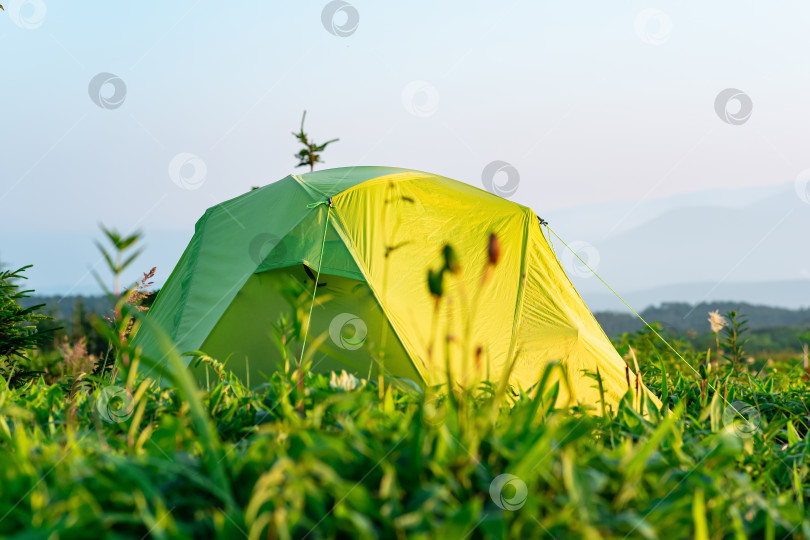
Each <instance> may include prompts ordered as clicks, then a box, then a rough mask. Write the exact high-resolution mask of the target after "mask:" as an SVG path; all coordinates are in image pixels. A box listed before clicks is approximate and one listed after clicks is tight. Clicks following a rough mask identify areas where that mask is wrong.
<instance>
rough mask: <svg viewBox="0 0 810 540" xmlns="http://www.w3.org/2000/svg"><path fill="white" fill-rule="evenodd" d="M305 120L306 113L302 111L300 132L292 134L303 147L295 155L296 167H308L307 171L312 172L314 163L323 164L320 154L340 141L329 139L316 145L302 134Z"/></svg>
mask: <svg viewBox="0 0 810 540" xmlns="http://www.w3.org/2000/svg"><path fill="white" fill-rule="evenodd" d="M306 118H307V111H304V115H303V116H302V117H301V130H300V131H299V132H298V133H295V132H293V136H294V137H295V138H296V139H298V142H300V143H301V144H303V145H304V148H302V149H301V150H300V151H299V152H298V153H297V154H295V157H296V159H298V165H296V167H309V170H310V171H313V170H315V164H316V163H322V162H323V161H322V160H321V153H322V152H323V151H324V150H326V147H327V146H329V145H330V144H332V143H333V142H337V141H339V140H340V139H331V140H328V141H326V142H325V143H323V144H316V143H315V141H311V140H310V139H309V136H308V135H307V134H306V133H304V120H306Z"/></svg>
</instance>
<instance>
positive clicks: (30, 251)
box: [0, 0, 810, 292]
mask: <svg viewBox="0 0 810 540" xmlns="http://www.w3.org/2000/svg"><path fill="white" fill-rule="evenodd" d="M3 3H4V5H5V6H6V8H7V12H6V13H5V14H3V13H0V50H2V51H3V60H2V69H0V73H2V75H0V77H2V79H0V81H2V83H1V84H0V125H2V128H1V129H0V205H2V213H3V218H2V225H0V256H2V258H3V259H4V260H6V261H10V262H11V263H13V264H25V263H34V264H36V265H37V268H36V269H35V270H34V271H33V272H32V278H33V279H32V283H31V285H33V286H35V287H37V288H40V289H43V290H60V291H63V292H64V291H66V290H71V288H75V289H76V290H87V287H92V280H91V279H89V278H88V277H87V275H86V273H87V272H86V271H87V269H88V268H89V267H90V266H91V265H93V264H95V263H96V261H97V259H96V257H95V253H94V248H93V246H92V239H93V238H94V237H97V236H98V235H97V233H96V230H97V229H96V226H97V223H99V222H103V223H105V224H106V225H108V226H112V227H117V228H119V229H122V230H129V229H131V228H133V227H140V228H143V229H145V231H146V233H147V240H148V242H149V244H150V249H152V250H154V252H153V253H154V256H153V257H152V259H153V260H157V261H159V262H161V263H163V264H161V266H162V268H160V270H159V276H161V277H162V278H165V277H166V276H167V275H168V273H169V271H170V269H171V268H170V266H171V264H172V263H173V262H174V260H176V258H177V256H179V250H182V247H183V244H184V242H185V241H186V240H187V239H188V237H189V236H190V234H191V232H192V229H193V224H194V222H195V221H196V219H197V218H198V217H199V216H200V215H201V214H202V213H203V211H204V210H205V209H206V208H207V207H209V206H212V205H213V204H216V203H217V202H219V201H222V200H224V199H228V198H231V197H234V196H236V195H238V194H240V193H243V192H244V191H246V190H248V189H249V188H250V186H252V185H260V184H266V183H269V182H272V181H275V180H277V179H279V178H282V177H284V176H286V175H287V174H289V173H290V172H291V171H292V170H293V166H294V164H295V162H294V159H293V157H292V154H293V153H294V152H295V151H296V145H295V141H294V140H293V138H292V136H291V135H290V132H291V131H292V130H294V129H296V128H297V126H298V122H299V120H300V115H301V112H302V110H303V109H307V110H308V119H307V127H308V131H309V132H310V133H311V134H312V136H313V137H314V138H315V139H316V140H324V139H326V138H332V137H340V139H341V140H340V142H338V143H336V144H335V145H333V146H332V147H330V148H329V149H328V151H327V152H326V154H325V156H324V159H325V166H327V167H338V166H347V165H367V164H368V165H371V164H374V165H391V166H400V167H408V168H414V169H421V170H427V171H431V172H436V173H440V174H444V175H446V176H450V177H452V178H456V179H459V180H462V181H466V182H468V183H471V184H475V185H478V186H480V185H481V172H482V169H483V168H484V167H485V165H486V164H488V163H490V162H491V161H493V160H503V161H506V162H509V163H511V164H512V165H514V167H515V168H516V169H517V170H518V171H519V173H520V185H519V188H518V190H517V192H516V193H515V194H514V196H513V197H512V198H513V200H516V201H518V202H520V203H522V204H526V205H528V206H531V207H533V208H534V209H535V210H537V211H538V212H539V213H542V211H543V210H552V209H559V208H562V207H568V206H575V205H580V204H591V203H598V202H601V201H613V200H626V199H652V198H658V197H665V196H670V195H673V194H678V193H688V192H696V191H700V190H703V189H709V188H732V187H740V186H765V185H776V184H784V183H787V182H791V181H793V179H794V178H796V175H798V174H799V173H800V172H801V171H803V170H806V169H808V168H810V147H808V146H807V142H808V138H807V126H808V125H810V103H808V99H807V96H808V95H810V57H808V54H807V53H808V51H810V33H808V32H807V28H808V27H810V5H808V4H807V3H806V2H800V1H796V2H778V3H768V4H765V3H754V2H738V1H737V2H731V1H726V2H710V3H709V2H689V3H687V2H682V1H681V2H652V3H651V2H598V1H591V2H565V3H563V2H530V1H528V0H527V1H523V2H520V1H519V2H484V1H466V2H444V3H436V2H423V1H413V2H400V3H393V2H379V1H378V2H371V1H361V0H357V1H352V2H351V4H352V5H353V6H354V7H355V8H356V10H357V13H358V14H359V25H358V27H357V30H356V31H355V32H354V33H353V34H351V35H350V36H348V37H337V36H334V35H332V34H330V33H329V32H327V30H326V29H325V28H324V26H323V24H322V21H321V13H322V10H323V9H324V6H326V4H327V2H326V1H295V2H293V1H290V2H241V3H239V4H238V5H234V4H233V3H231V4H229V3H222V2H213V1H193V0H177V1H173V2H155V1H142V2H137V3H136V2H126V3H124V2H104V3H102V2H93V3H90V2H85V3H82V2H67V1H56V0H50V1H49V0H44V1H43V2H39V1H38V2H36V3H33V2H25V1H22V2H21V1H20V0H15V2H8V1H6V2H3ZM20 4H26V5H23V6H22V11H21V12H20V11H19V10H17V6H18V5H20ZM42 6H45V8H46V12H45V13H44V17H42V16H41V15H42V10H41V7H42ZM38 7H39V8H38ZM38 9H39V11H37V10H38ZM644 10H653V11H647V12H645V11H644ZM17 13H21V14H22V15H21V16H17V15H16V14H17ZM645 13H647V14H651V15H650V16H651V19H650V22H649V24H647V25H644V24H642V23H643V21H644V20H645V15H644V14H645ZM26 17H27V19H26ZM26 20H27V21H28V22H26ZM15 22H16V23H19V24H15ZM337 22H338V24H340V23H341V22H342V20H338V21H337ZM659 23H661V24H662V25H661V26H659V25H658V24H659ZM26 25H29V26H35V28H31V29H26V28H23V26H26ZM100 72H109V73H112V74H115V75H117V76H118V77H120V78H121V79H122V80H123V81H124V83H125V84H126V95H125V99H124V102H123V104H122V105H121V106H120V107H118V108H115V109H104V108H101V107H99V106H97V105H96V104H95V103H94V102H93V101H92V100H91V99H90V96H89V95H88V84H89V83H90V80H91V79H92V78H93V77H94V76H95V75H96V74H98V73H100ZM418 81H423V82H424V83H426V84H427V85H428V92H427V93H425V92H417V93H416V101H415V102H413V103H411V104H410V105H411V107H410V109H411V112H409V108H408V107H407V106H406V104H403V91H404V90H405V89H406V88H422V89H424V88H425V86H424V85H423V84H422V83H419V82H418ZM415 82H416V83H415ZM414 83H415V84H416V86H413V85H414ZM420 84H421V86H420ZM409 85H411V86H409ZM726 88H738V89H740V90H742V91H743V92H745V93H746V94H747V95H748V96H749V97H750V98H751V100H752V102H753V113H752V115H751V117H750V119H749V120H748V121H747V122H745V123H744V124H743V125H731V124H727V123H724V122H723V121H722V120H721V119H720V118H719V117H718V115H717V114H716V113H715V108H714V106H715V104H714V101H715V97H716V96H717V94H718V93H719V92H721V91H722V90H724V89H726ZM108 90H109V89H108ZM436 96H438V100H436ZM425 99H427V103H426V102H424V101H420V100H425ZM414 110H415V111H416V112H417V113H418V114H412V112H413V111H414ZM731 112H734V111H733V110H732V111H731ZM180 153H191V154H194V155H196V156H199V159H200V160H201V161H202V162H204V163H205V168H206V172H205V178H204V181H203V182H202V183H201V184H200V185H199V186H198V189H194V190H188V189H183V188H182V187H179V186H178V185H176V183H174V182H173V181H172V179H171V178H170V173H169V164H170V162H171V161H172V158H173V157H174V156H176V155H178V154H180ZM300 170H301V169H299V171H300ZM617 219H619V218H617ZM149 254H150V252H147V257H146V258H144V260H143V264H142V266H148V265H149V263H150V261H147V260H146V259H147V258H149ZM172 258H174V259H173V260H172ZM65 259H68V262H67V263H66V262H65ZM167 266H168V267H167ZM77 284H78V285H77Z"/></svg>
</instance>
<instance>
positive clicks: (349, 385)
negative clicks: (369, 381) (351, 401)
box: [329, 369, 365, 392]
mask: <svg viewBox="0 0 810 540" xmlns="http://www.w3.org/2000/svg"><path fill="white" fill-rule="evenodd" d="M329 386H330V388H332V389H334V390H343V391H344V392H351V391H352V390H356V389H358V388H361V387H363V386H365V384H364V381H361V380H360V379H358V378H357V377H355V376H354V375H352V374H351V373H347V372H346V370H345V369H341V370H340V375H338V374H337V372H335V371H333V372H332V374H331V375H330V376H329Z"/></svg>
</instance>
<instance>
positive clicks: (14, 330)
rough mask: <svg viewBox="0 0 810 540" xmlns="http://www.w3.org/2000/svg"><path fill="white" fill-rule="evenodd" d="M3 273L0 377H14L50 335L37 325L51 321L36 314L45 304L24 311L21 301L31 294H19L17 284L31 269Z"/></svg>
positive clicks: (0, 280)
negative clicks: (24, 361)
mask: <svg viewBox="0 0 810 540" xmlns="http://www.w3.org/2000/svg"><path fill="white" fill-rule="evenodd" d="M30 267H31V265H29V266H24V267H22V268H20V269H18V270H13V271H12V270H3V271H2V272H0V376H5V377H11V376H13V374H12V372H13V371H14V369H15V368H16V367H17V363H18V362H19V361H20V360H25V358H26V353H27V351H28V350H29V349H32V348H34V347H36V346H37V345H38V344H39V343H41V342H42V341H43V339H45V338H46V337H47V336H48V335H50V332H49V331H47V330H40V329H38V328H37V323H39V322H41V321H44V320H46V319H50V317H47V316H45V315H42V314H39V313H37V311H38V310H39V309H40V308H42V307H43V305H42V304H39V305H34V306H30V307H27V308H24V307H22V306H21V305H20V300H21V299H23V298H26V297H28V296H29V294H28V293H30V292H33V291H30V290H20V287H19V285H18V284H17V280H20V279H27V278H26V276H24V275H23V272H25V270H27V269H28V268H30Z"/></svg>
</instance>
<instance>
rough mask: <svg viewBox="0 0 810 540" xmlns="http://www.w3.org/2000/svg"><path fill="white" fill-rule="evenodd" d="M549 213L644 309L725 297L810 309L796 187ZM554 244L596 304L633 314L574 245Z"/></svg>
mask: <svg viewBox="0 0 810 540" xmlns="http://www.w3.org/2000/svg"><path fill="white" fill-rule="evenodd" d="M698 203H700V205H697V204H698ZM548 216H549V217H547V218H546V219H548V221H549V222H550V224H551V227H552V228H553V229H554V230H555V232H557V234H559V235H560V236H561V237H562V238H563V239H565V241H566V243H567V244H568V245H569V246H571V248H572V249H573V250H574V251H576V252H577V253H579V254H580V256H582V257H583V259H585V261H586V262H588V263H589V264H591V263H593V264H595V265H596V267H595V270H596V271H597V273H598V274H599V275H600V276H602V277H603V278H604V279H605V281H606V282H607V283H609V284H610V285H611V286H612V287H613V288H614V289H615V290H616V291H617V292H619V293H620V294H621V295H622V296H623V297H624V298H625V299H626V300H627V301H628V302H629V303H630V304H631V305H633V306H635V307H636V308H637V309H643V308H644V307H647V306H650V305H655V304H658V303H661V302H668V301H681V302H689V303H698V302H703V301H722V300H732V301H738V302H749V303H752V304H766V305H774V306H783V307H789V308H799V307H804V306H810V248H808V233H810V204H807V203H805V202H804V201H803V200H802V199H800V198H799V197H798V195H797V193H796V191H795V189H794V185H793V184H792V183H791V184H786V185H783V186H777V187H768V188H741V189H739V190H726V191H711V192H705V193H700V194H692V195H689V196H679V197H670V198H667V199H661V200H657V201H650V202H641V203H625V202H622V203H605V204H604V205H601V206H599V207H598V208H592V207H583V208H570V209H567V210H561V211H557V212H552V213H549V214H548ZM552 240H554V238H553V237H552ZM554 247H555V251H556V253H557V255H558V257H559V258H560V259H561V261H562V262H563V266H564V267H565V268H566V270H567V272H568V274H569V276H570V277H571V280H572V282H573V283H574V285H575V286H576V287H577V289H578V290H579V291H580V293H581V295H582V296H583V298H584V299H585V301H586V302H587V303H588V305H589V306H590V307H591V309H592V310H625V308H624V307H623V306H622V304H621V302H620V301H618V300H616V299H615V297H614V296H613V294H612V293H610V291H609V290H608V289H607V288H606V287H605V286H604V285H603V284H602V283H600V282H599V280H598V279H597V278H596V277H594V276H593V275H591V274H590V272H589V271H588V270H587V268H585V267H584V265H582V263H581V262H580V261H579V260H577V259H576V258H575V257H574V256H573V254H572V253H571V251H569V250H568V249H566V248H565V247H564V246H562V245H560V242H559V241H558V242H556V243H555V244H554Z"/></svg>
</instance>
